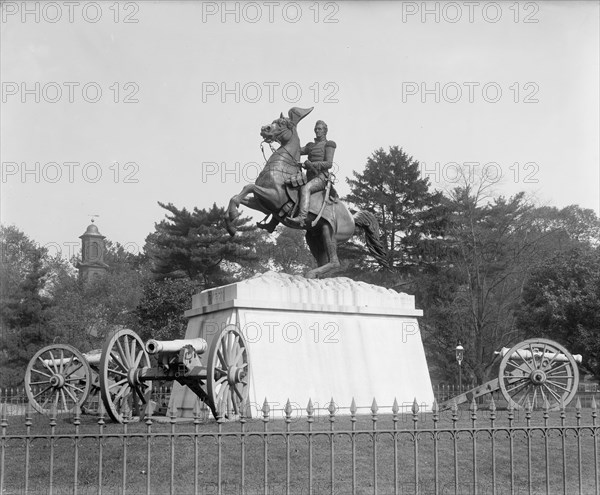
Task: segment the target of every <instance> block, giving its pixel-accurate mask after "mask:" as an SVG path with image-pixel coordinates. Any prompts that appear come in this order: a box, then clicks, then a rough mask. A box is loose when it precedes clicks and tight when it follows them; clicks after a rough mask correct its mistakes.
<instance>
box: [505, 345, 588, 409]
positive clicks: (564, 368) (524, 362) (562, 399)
mask: <svg viewBox="0 0 600 495" xmlns="http://www.w3.org/2000/svg"><path fill="white" fill-rule="evenodd" d="M499 382H500V389H501V390H502V394H503V395H504V397H505V398H506V400H507V401H508V402H509V403H510V402H511V401H512V402H513V404H514V406H515V407H516V408H518V409H524V408H526V407H527V405H528V404H529V405H531V407H532V408H533V409H544V408H545V407H546V401H547V403H548V406H549V408H550V410H552V411H555V410H558V409H560V407H561V404H564V405H565V406H566V405H567V404H568V403H569V402H570V401H571V400H572V399H573V397H574V396H575V394H576V393H577V385H578V384H579V369H578V368H577V363H576V362H575V359H574V358H573V356H572V355H571V354H570V353H569V352H568V351H567V350H566V349H565V348H564V347H563V346H561V345H560V344H558V343H556V342H553V341H552V340H547V339H530V340H525V341H523V342H520V343H519V344H517V345H515V346H514V347H512V348H511V349H510V350H509V351H508V352H507V353H506V354H505V355H504V357H503V358H502V361H501V362H500V371H499Z"/></svg>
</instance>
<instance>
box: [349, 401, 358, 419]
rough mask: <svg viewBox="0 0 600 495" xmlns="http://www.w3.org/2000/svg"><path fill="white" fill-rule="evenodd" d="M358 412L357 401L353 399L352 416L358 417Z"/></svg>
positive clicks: (351, 405)
mask: <svg viewBox="0 0 600 495" xmlns="http://www.w3.org/2000/svg"><path fill="white" fill-rule="evenodd" d="M356 411H358V408H357V407H356V401H355V400H354V397H352V402H351V403H350V414H351V415H352V416H356Z"/></svg>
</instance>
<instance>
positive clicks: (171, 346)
mask: <svg viewBox="0 0 600 495" xmlns="http://www.w3.org/2000/svg"><path fill="white" fill-rule="evenodd" d="M187 345H191V346H192V347H193V348H194V350H195V351H196V352H197V353H198V354H202V353H204V352H205V351H206V349H207V347H208V344H207V342H206V340H204V339H201V338H197V339H176V340H155V339H150V340H149V341H148V342H146V352H147V353H148V354H159V353H163V354H164V353H166V354H176V353H178V352H179V351H180V350H181V349H183V348H184V347H185V346H187Z"/></svg>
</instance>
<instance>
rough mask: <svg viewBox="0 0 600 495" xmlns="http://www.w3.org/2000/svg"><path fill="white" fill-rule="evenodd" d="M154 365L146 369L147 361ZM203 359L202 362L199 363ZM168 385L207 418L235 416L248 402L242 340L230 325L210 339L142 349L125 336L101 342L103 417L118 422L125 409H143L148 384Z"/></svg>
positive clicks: (124, 333)
mask: <svg viewBox="0 0 600 495" xmlns="http://www.w3.org/2000/svg"><path fill="white" fill-rule="evenodd" d="M151 355H152V356H155V357H156V361H157V364H156V365H155V366H152V365H151V363H150V356H151ZM205 357H206V359H203V358H205ZM162 380H174V381H177V382H179V383H180V384H182V385H184V386H186V387H188V388H189V389H190V390H192V391H193V392H194V393H195V394H196V395H197V396H198V397H199V398H200V399H201V400H202V401H203V402H204V403H205V404H206V405H207V406H208V408H209V409H210V410H211V412H212V413H213V415H214V416H215V417H217V415H218V414H224V415H226V416H228V417H232V416H234V415H238V414H240V412H241V408H242V405H243V404H245V403H246V402H247V399H248V385H249V380H250V356H249V352H248V345H247V343H246V340H245V338H244V336H243V334H242V333H241V331H240V330H239V328H238V327H237V326H235V325H227V326H226V327H225V328H223V329H222V330H221V331H220V332H219V333H218V334H217V335H216V336H214V338H213V339H212V342H211V345H210V348H209V345H208V342H207V341H206V340H205V339H202V338H196V339H183V340H172V341H159V340H154V339H151V340H149V341H148V342H146V343H145V344H144V343H143V342H142V341H141V339H140V338H139V336H138V335H137V334H136V333H135V332H133V331H131V330H118V331H116V332H114V333H113V334H112V335H111V336H109V337H108V338H107V340H106V341H105V343H104V347H103V350H102V358H101V360H100V391H101V395H102V400H103V402H104V405H105V407H106V410H107V412H108V414H109V416H110V417H111V418H112V419H113V420H115V421H117V422H122V421H123V413H124V410H125V407H127V408H129V409H130V410H132V409H133V410H135V409H136V406H137V408H138V409H139V408H140V407H144V406H146V405H149V398H150V390H151V386H152V385H151V384H152V382H153V381H162Z"/></svg>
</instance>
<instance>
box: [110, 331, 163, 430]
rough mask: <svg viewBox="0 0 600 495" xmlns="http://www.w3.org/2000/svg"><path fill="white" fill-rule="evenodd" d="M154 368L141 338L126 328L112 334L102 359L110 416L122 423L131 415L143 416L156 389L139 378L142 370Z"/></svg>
mask: <svg viewBox="0 0 600 495" xmlns="http://www.w3.org/2000/svg"><path fill="white" fill-rule="evenodd" d="M144 367H146V368H148V367H150V357H149V356H148V353H147V352H146V349H145V348H144V343H143V342H142V340H141V339H140V337H139V336H138V335H137V334H136V333H135V332H134V331H132V330H128V329H122V330H117V331H115V332H113V333H112V334H110V335H109V336H108V337H107V339H106V341H105V342H104V347H103V348H102V357H101V358H100V368H99V371H100V394H101V396H102V402H103V403H104V407H105V408H106V412H107V413H108V415H109V416H110V417H111V418H112V419H113V420H114V421H117V422H118V423H122V422H123V418H124V417H125V415H126V414H127V412H130V414H131V415H132V416H139V415H140V414H142V412H143V411H142V409H144V408H145V407H144V406H145V404H146V402H147V401H148V400H149V395H150V391H151V389H152V384H151V382H143V381H141V380H140V379H139V371H140V370H141V369H142V368H144Z"/></svg>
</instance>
